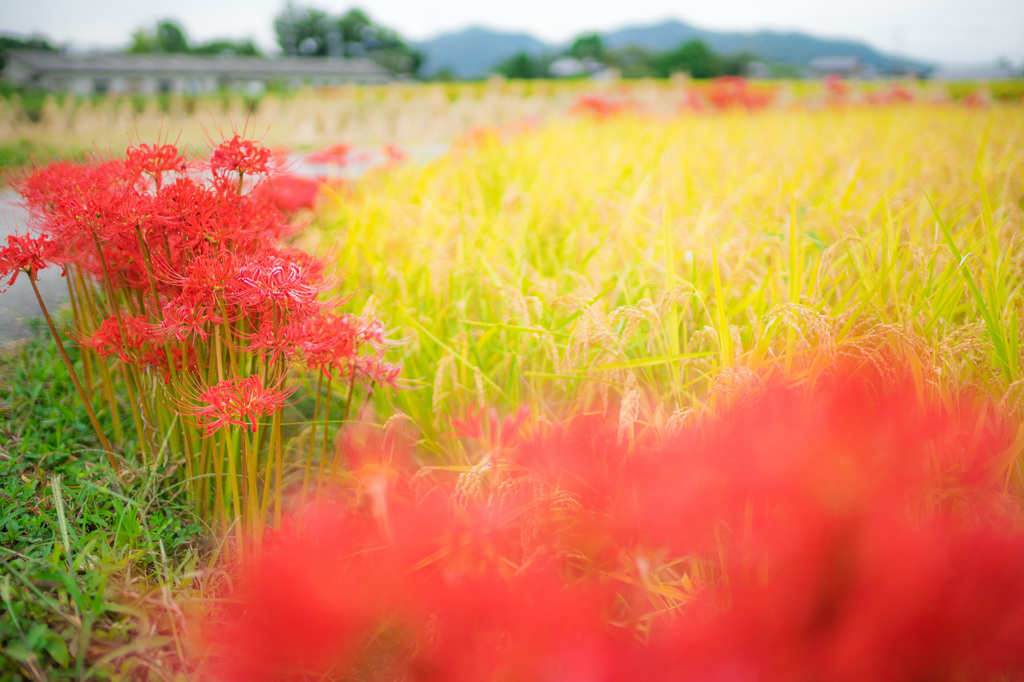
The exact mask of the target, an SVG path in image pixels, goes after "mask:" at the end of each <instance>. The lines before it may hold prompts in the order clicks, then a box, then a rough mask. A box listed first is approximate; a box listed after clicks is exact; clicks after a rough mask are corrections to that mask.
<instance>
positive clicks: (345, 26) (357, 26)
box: [337, 8, 376, 57]
mask: <svg viewBox="0 0 1024 682" xmlns="http://www.w3.org/2000/svg"><path fill="white" fill-rule="evenodd" d="M337 24H338V28H339V29H340V35H341V42H342V45H343V46H344V53H345V56H346V57H351V56H354V55H355V54H362V53H364V52H365V51H366V45H365V44H364V43H365V42H371V43H372V41H373V40H374V38H375V36H374V34H375V33H376V31H375V29H374V27H373V22H372V21H370V17H368V16H367V15H366V13H365V12H363V11H362V10H360V9H355V8H353V9H350V10H349V11H348V12H346V13H345V16H343V17H342V18H341V19H339V20H338V22H337Z"/></svg>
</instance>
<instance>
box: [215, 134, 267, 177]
mask: <svg viewBox="0 0 1024 682" xmlns="http://www.w3.org/2000/svg"><path fill="white" fill-rule="evenodd" d="M269 161H270V150H269V149H267V148H266V147H264V146H263V145H261V144H260V143H259V142H255V141H253V140H246V139H243V138H242V136H241V135H235V136H234V137H232V138H231V139H230V140H226V141H224V142H221V143H220V144H219V145H217V147H216V148H215V149H214V150H213V153H212V154H211V155H210V170H211V171H212V172H213V174H214V175H215V176H217V177H220V178H223V177H226V176H227V175H229V174H231V173H238V174H239V175H266V174H267V173H268V172H269V168H268V165H267V164H268V162H269Z"/></svg>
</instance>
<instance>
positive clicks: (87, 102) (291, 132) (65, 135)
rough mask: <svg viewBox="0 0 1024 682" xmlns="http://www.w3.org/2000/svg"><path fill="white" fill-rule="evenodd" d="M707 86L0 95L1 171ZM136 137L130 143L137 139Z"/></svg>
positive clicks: (983, 88) (1000, 97)
mask: <svg viewBox="0 0 1024 682" xmlns="http://www.w3.org/2000/svg"><path fill="white" fill-rule="evenodd" d="M720 87H721V86H720V85H717V84H716V81H707V80H689V79H686V78H675V79H661V80H657V79H646V80H626V81H620V82H607V83H596V82H593V81H588V80H580V79H577V80H569V81H546V80H505V79H503V78H500V77H498V78H493V79H491V80H489V81H481V82H466V83H427V84H414V83H409V84H402V83H393V84H389V85H381V86H365V85H364V86H357V85H350V86H339V87H335V88H317V89H313V88H306V89H300V90H297V91H287V90H282V91H277V92H274V91H270V92H267V93H264V94H261V95H259V96H256V97H249V96H246V95H244V94H242V93H238V92H224V93H221V94H210V95H187V94H184V93H172V94H167V95H148V96H147V95H104V96H97V95H92V96H76V95H74V94H71V93H63V94H47V93H45V92H40V91H23V90H17V89H11V88H8V89H7V90H6V91H0V165H2V166H3V167H5V168H12V167H18V166H23V165H25V164H26V163H28V162H29V161H30V160H31V159H33V158H36V159H46V158H51V157H54V156H68V155H72V154H75V153H79V154H80V153H82V152H83V151H92V152H97V151H98V152H103V153H108V154H110V153H117V150H119V149H121V148H123V147H124V146H125V144H126V143H127V142H128V141H130V140H134V139H136V138H138V139H150V138H154V137H155V136H156V135H164V136H165V137H171V138H173V139H176V140H179V141H180V143H181V144H183V145H187V146H190V147H192V148H193V149H194V150H196V151H202V150H204V149H205V148H206V147H207V146H208V143H207V140H208V138H209V137H210V136H211V135H213V136H214V137H216V136H217V133H216V131H218V130H224V131H227V130H230V129H232V128H238V129H241V128H247V129H248V130H251V131H253V134H254V135H255V136H256V137H257V138H258V139H260V140H261V141H262V142H263V143H264V144H266V145H268V146H270V147H287V148H289V149H295V150H299V151H309V150H312V149H316V148H319V147H324V146H328V145H330V144H335V143H338V142H345V143H347V144H350V145H356V146H380V145H384V144H396V145H402V146H412V147H416V146H429V145H437V144H447V143H450V142H452V141H453V140H455V139H456V138H458V137H460V136H461V135H463V134H465V133H467V132H468V131H470V130H472V129H474V128H484V127H494V126H502V125H508V124H513V123H522V122H528V123H533V124H542V123H546V122H547V121H550V120H553V119H557V118H565V117H566V116H567V115H569V113H570V111H571V110H572V108H573V106H574V105H575V104H577V102H578V100H579V98H580V97H582V96H592V97H599V98H605V99H608V100H609V101H614V102H618V103H622V104H628V105H629V106H631V107H634V108H637V109H640V110H642V111H644V112H647V113H650V114H656V115H661V116H674V115H677V114H678V113H679V112H680V111H681V110H682V111H687V110H691V109H692V106H690V105H692V103H693V101H701V100H706V97H707V94H708V93H709V92H713V91H714V90H715V89H716V88H720ZM749 87H750V88H752V89H754V90H758V91H763V92H764V93H765V95H766V96H767V97H768V98H769V104H770V105H771V106H773V107H780V108H810V109H815V108H820V107H822V106H824V105H825V104H826V103H827V98H828V89H827V88H826V87H823V85H822V83H821V82H820V81H763V82H756V81H755V82H752V83H751V85H750V86H749ZM844 87H847V88H848V89H849V95H848V100H849V101H850V102H854V103H856V102H863V101H866V100H871V99H872V98H874V97H879V96H883V97H884V96H885V94H886V93H888V92H890V91H892V90H893V89H894V88H895V89H899V90H900V91H906V92H907V93H910V94H911V95H912V96H913V97H914V98H915V99H920V100H925V101H930V102H934V103H949V102H963V101H965V100H966V101H972V99H976V100H977V101H978V102H979V103H984V102H989V101H996V102H1001V103H1007V102H1009V103H1014V102H1019V101H1020V100H1021V97H1022V96H1024V81H1022V80H1007V81H996V82H990V83H977V82H951V83H932V82H927V81H922V82H914V81H907V82H899V81H897V82H895V83H894V82H892V81H874V82H873V81H865V82H862V83H850V84H848V85H845V86H844ZM136 141H137V140H136Z"/></svg>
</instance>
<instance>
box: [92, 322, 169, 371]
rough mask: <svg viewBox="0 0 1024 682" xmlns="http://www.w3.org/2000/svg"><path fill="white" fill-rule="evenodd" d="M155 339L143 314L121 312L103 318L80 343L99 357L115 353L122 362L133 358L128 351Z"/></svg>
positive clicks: (135, 349)
mask: <svg viewBox="0 0 1024 682" xmlns="http://www.w3.org/2000/svg"><path fill="white" fill-rule="evenodd" d="M156 340H157V336H156V334H155V333H154V330H153V327H152V325H150V324H149V321H148V320H147V319H146V317H145V316H142V315H140V316H135V317H133V316H130V315H123V314H122V315H120V316H116V315H115V316H114V317H108V318H107V319H105V320H103V322H101V323H100V326H99V329H97V330H96V331H95V332H94V333H93V335H92V336H91V337H89V338H88V339H83V340H82V345H84V346H87V347H89V348H92V349H93V350H94V351H96V352H97V353H98V354H99V355H100V357H104V358H105V357H108V356H110V355H114V354H115V353H116V354H117V357H119V358H120V359H121V361H122V362H132V361H133V360H134V358H133V357H132V354H130V353H129V351H138V350H141V349H142V347H143V346H145V345H146V344H148V343H152V342H153V341H156Z"/></svg>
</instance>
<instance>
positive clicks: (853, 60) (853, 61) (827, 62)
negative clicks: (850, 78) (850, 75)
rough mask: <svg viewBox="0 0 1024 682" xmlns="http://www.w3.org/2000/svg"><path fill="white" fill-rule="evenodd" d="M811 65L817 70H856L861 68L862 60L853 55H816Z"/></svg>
mask: <svg viewBox="0 0 1024 682" xmlns="http://www.w3.org/2000/svg"><path fill="white" fill-rule="evenodd" d="M810 66H811V68H812V69H814V70H815V71H856V70H857V69H859V68H860V60H859V59H858V58H857V57H854V56H853V55H833V56H828V57H815V58H814V59H812V60H811V63H810Z"/></svg>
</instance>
